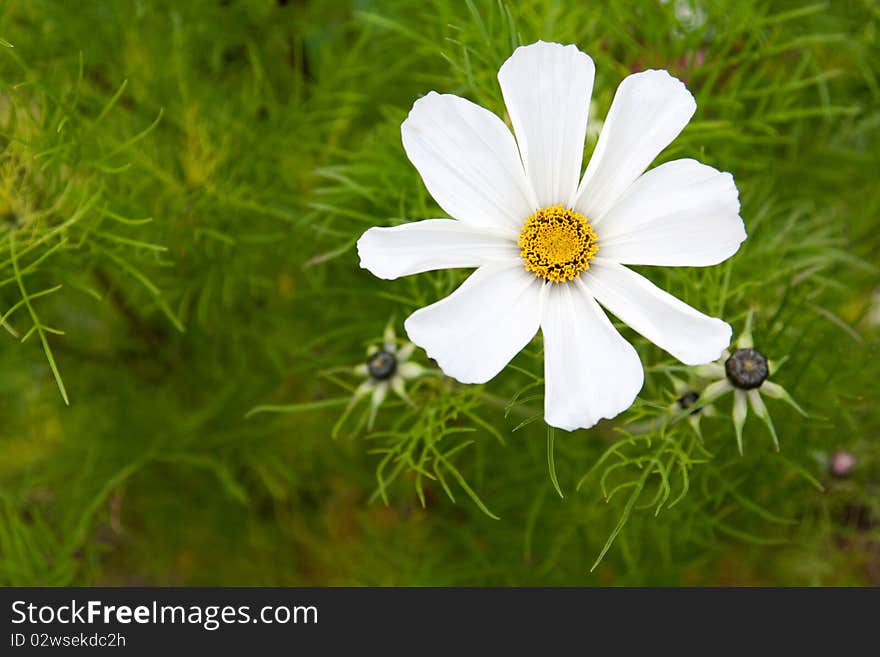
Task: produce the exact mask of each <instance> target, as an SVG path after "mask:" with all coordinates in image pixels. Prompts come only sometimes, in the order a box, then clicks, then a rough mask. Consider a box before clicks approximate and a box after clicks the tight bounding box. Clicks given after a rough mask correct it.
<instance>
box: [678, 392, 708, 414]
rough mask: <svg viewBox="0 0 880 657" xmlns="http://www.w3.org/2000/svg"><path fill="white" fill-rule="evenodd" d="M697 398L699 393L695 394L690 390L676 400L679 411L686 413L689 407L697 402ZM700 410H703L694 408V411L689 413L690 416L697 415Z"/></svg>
mask: <svg viewBox="0 0 880 657" xmlns="http://www.w3.org/2000/svg"><path fill="white" fill-rule="evenodd" d="M699 398H700V393H698V392H696V391H695V390H690V391H688V392H686V393H684V394H683V395H682V396H681V397H679V398H678V407H679V408H680V409H681V410H683V411H686V410H687V409H689V408H690V407H691V406H693V405H694V404H696V403H697V400H698V399H699ZM701 410H703V409H701V408H695V409H694V410H692V411H691V415H697V414H698V413H699V412H700V411H701Z"/></svg>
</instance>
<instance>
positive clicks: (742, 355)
mask: <svg viewBox="0 0 880 657" xmlns="http://www.w3.org/2000/svg"><path fill="white" fill-rule="evenodd" d="M724 371H725V372H726V373H727V378H728V379H729V380H730V382H731V383H732V384H733V385H734V386H736V387H737V388H740V389H741V390H752V389H754V388H760V387H761V384H762V383H764V381H766V380H767V376H768V375H769V374H770V369H769V368H768V367H767V359H766V358H764V355H763V354H762V353H761V352H760V351H756V350H754V349H737V350H736V351H734V352H733V355H732V356H731V357H730V358H728V359H727V360H726V361H725V363H724Z"/></svg>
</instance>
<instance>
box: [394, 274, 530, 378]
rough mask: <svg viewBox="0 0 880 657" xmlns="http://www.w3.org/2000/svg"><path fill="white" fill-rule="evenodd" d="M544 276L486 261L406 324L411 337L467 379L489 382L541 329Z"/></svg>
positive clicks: (446, 367)
mask: <svg viewBox="0 0 880 657" xmlns="http://www.w3.org/2000/svg"><path fill="white" fill-rule="evenodd" d="M540 312H541V282H540V279H538V278H536V277H535V276H534V275H532V274H530V273H528V272H527V271H526V270H525V269H524V268H523V266H522V264H521V263H516V264H513V265H497V264H493V265H485V266H483V267H480V268H479V269H478V270H477V271H475V272H474V273H473V274H471V275H470V277H469V278H468V279H467V280H466V281H465V282H464V283H462V285H461V287H459V288H458V289H457V290H456V291H455V292H453V293H452V294H450V295H449V296H448V297H446V298H445V299H441V300H440V301H438V302H437V303H435V304H432V305H430V306H427V307H426V308H422V309H421V310H417V311H416V312H414V313H413V314H412V315H410V316H409V318H407V320H406V322H404V328H406V332H407V334H408V335H409V339H410V340H412V341H413V342H415V343H416V344H417V345H419V346H420V347H422V348H423V349H424V350H425V351H426V352H427V353H428V356H429V357H431V358H433V359H434V360H436V361H437V364H438V365H439V366H440V369H442V370H443V371H444V372H445V373H446V374H448V375H449V376H451V377H453V378H455V379H458V380H459V381H461V382H462V383H485V382H486V381H488V380H489V379H491V378H492V377H493V376H495V375H496V374H498V372H500V371H501V370H502V369H504V366H505V365H507V363H509V362H510V360H511V359H512V358H513V357H514V356H515V355H516V354H517V353H518V352H519V351H520V350H521V349H522V348H523V347H525V346H526V345H527V344H528V343H529V341H530V340H531V339H532V338H533V337H534V336H535V333H537V332H538V323H539V321H540Z"/></svg>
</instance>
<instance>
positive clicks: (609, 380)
mask: <svg viewBox="0 0 880 657" xmlns="http://www.w3.org/2000/svg"><path fill="white" fill-rule="evenodd" d="M594 72H595V67H594V65H593V60H592V59H591V58H590V57H589V56H588V55H586V54H584V53H582V52H580V51H579V50H578V49H577V48H576V47H575V46H572V45H568V46H562V45H559V44H555V43H544V42H541V41H539V42H538V43H535V44H532V45H530V46H523V47H520V48H517V49H516V51H515V52H514V53H513V55H512V56H511V57H510V58H509V59H508V60H507V61H506V62H505V63H504V65H503V66H502V67H501V70H500V71H499V73H498V80H499V82H500V83H501V91H502V94H503V96H504V101H505V103H506V105H507V111H508V113H509V115H510V120H511V123H512V124H513V130H514V132H515V134H516V140H514V136H513V135H512V134H511V132H510V130H508V128H507V126H506V125H505V124H504V122H503V121H502V120H501V119H500V118H498V117H497V116H495V115H494V114H493V113H491V112H489V111H488V110H486V109H484V108H482V107H480V106H478V105H475V104H474V103H471V102H470V101H468V100H465V99H464V98H459V97H458V96H452V95H445V94H438V93H435V92H431V93H429V94H428V95H427V96H424V97H423V98H420V99H419V100H417V101H416V102H415V104H414V105H413V108H412V111H411V112H410V114H409V117H408V118H407V119H406V120H405V121H404V122H403V125H402V126H401V133H402V136H403V147H404V149H405V150H406V153H407V155H408V156H409V159H410V160H411V161H412V163H413V164H414V165H415V167H416V169H418V171H419V173H420V174H421V176H422V179H423V180H424V182H425V185H426V187H427V188H428V191H429V192H430V193H431V195H432V196H433V197H434V199H435V200H436V201H437V203H438V204H439V205H440V207H441V208H443V210H444V211H445V212H446V213H448V214H449V216H451V217H453V219H427V220H424V221H418V222H413V223H408V224H403V225H400V226H395V227H393V228H371V229H369V230H368V231H367V232H366V233H364V235H363V236H362V237H361V238H360V240H359V241H358V252H359V254H360V258H361V266H362V267H364V268H366V269H368V270H370V271H371V272H372V273H373V274H375V275H376V276H378V277H380V278H385V279H394V278H397V277H399V276H406V275H409V274H416V273H419V272H424V271H429V270H434V269H445V268H450V267H476V268H477V270H476V271H475V272H474V273H473V274H471V276H470V277H469V278H468V279H467V280H466V281H465V282H464V283H463V284H462V285H461V287H459V288H458V289H457V290H456V291H455V292H454V293H452V294H451V295H450V296H448V297H446V298H445V299H442V300H440V301H438V302H437V303H434V304H432V305H430V306H428V307H426V308H422V309H420V310H418V311H416V312H415V313H413V314H412V315H411V316H410V317H409V318H408V319H407V320H406V323H405V328H406V331H407V333H408V335H409V338H410V340H412V341H413V342H414V343H415V344H417V345H419V346H420V347H423V348H424V349H425V351H426V352H427V353H428V355H429V356H430V357H432V358H434V359H435V360H436V361H437V363H438V364H439V365H440V367H441V368H442V369H443V371H444V372H446V373H447V374H448V375H450V376H452V377H454V378H455V379H457V380H459V381H461V382H463V383H484V382H486V381H488V380H489V379H491V378H492V377H494V376H495V375H496V374H498V372H500V371H501V370H502V369H503V368H504V366H505V365H506V364H507V363H508V362H509V361H510V360H511V359H512V358H513V357H514V356H515V355H516V354H517V352H519V351H520V350H521V349H522V348H523V347H525V346H526V345H527V344H528V343H529V342H530V341H531V340H532V338H533V337H534V336H535V334H536V333H537V331H538V329H539V328H540V329H541V331H542V332H543V335H544V358H545V410H544V415H545V420H546V421H547V423H548V424H550V425H552V426H555V427H560V428H562V429H567V430H574V429H577V428H580V427H584V428H586V427H591V426H593V425H594V424H596V423H597V422H598V421H599V420H600V419H601V418H611V417H614V416H615V415H617V414H618V413H620V412H621V411H623V410H625V409H626V408H628V407H629V406H630V405H631V404H632V402H633V400H634V399H635V396H636V394H638V392H639V390H640V389H641V387H642V382H643V378H644V373H643V371H642V366H641V363H640V362H639V358H638V355H637V354H636V351H635V349H633V347H632V346H631V345H630V344H629V343H628V342H626V340H624V339H623V338H622V337H621V335H620V334H619V333H618V332H617V331H616V330H615V328H614V327H613V326H612V324H611V322H610V321H609V320H608V317H607V316H606V315H605V313H604V312H603V311H602V310H601V308H600V307H599V304H602V305H603V306H604V307H605V308H607V309H608V310H609V311H610V312H612V313H613V314H614V315H616V316H617V317H618V318H619V319H621V320H622V321H624V322H625V323H627V324H629V325H630V326H631V327H632V328H633V329H635V330H636V331H638V332H639V333H641V334H642V335H644V336H645V337H646V338H648V339H649V340H651V341H652V342H654V343H655V344H657V345H658V346H660V347H662V348H663V349H665V350H666V351H668V352H669V353H670V354H672V355H673V356H675V357H676V358H678V359H679V360H681V361H682V362H684V363H686V364H689V365H696V364H701V363H707V362H710V361H712V360H715V359H717V358H718V357H719V356H720V355H721V352H722V351H723V350H724V348H725V347H727V345H728V343H729V342H730V336H731V329H730V327H729V326H728V325H727V324H726V323H724V322H722V321H721V320H719V319H715V318H712V317H707V316H706V315H704V314H702V313H700V312H698V311H697V310H694V309H693V308H691V307H690V306H688V305H686V304H684V303H682V302H681V301H679V300H678V299H676V298H674V297H672V296H670V295H669V294H667V293H666V292H664V291H663V290H660V289H659V288H657V287H656V286H655V285H654V284H653V283H651V282H649V281H648V280H647V279H646V278H644V277H642V276H640V275H639V274H637V273H635V272H634V271H632V270H631V269H628V268H627V267H625V266H624V265H673V266H676V265H678V266H697V267H702V266H708V265H714V264H717V263H719V262H722V261H723V260H726V259H727V258H729V257H730V256H731V255H733V254H734V253H735V252H736V250H737V249H738V248H739V245H740V243H741V242H742V241H743V240H744V239H745V237H746V233H745V230H744V228H743V223H742V219H740V217H739V200H738V194H737V190H736V186H735V185H734V182H733V178H732V176H731V175H730V174H729V173H721V172H719V171H717V170H715V169H713V168H711V167H708V166H706V165H704V164H700V163H699V162H696V161H694V160H675V161H673V162H667V163H666V164H662V165H661V166H659V167H657V168H655V169H653V170H651V171H649V172H648V173H644V171H645V169H646V168H647V167H648V165H649V164H650V163H651V162H652V161H653V160H654V158H655V157H657V155H658V154H659V153H660V152H661V151H662V150H663V149H664V148H665V147H666V146H667V145H668V144H669V143H670V142H671V141H672V140H673V139H674V138H675V137H676V136H677V135H678V133H679V132H681V130H682V128H684V126H685V125H686V124H687V122H688V121H689V120H690V118H691V116H692V115H693V113H694V110H695V109H696V103H695V102H694V99H693V96H691V94H690V92H688V90H687V89H686V88H685V86H684V84H682V83H681V82H680V81H679V80H676V79H675V78H673V77H672V76H670V75H669V73H667V72H666V71H654V70H652V71H644V72H641V73H637V74H635V75H630V76H629V77H627V78H626V79H625V80H624V81H623V82H622V83H621V84H620V87H618V89H617V93H616V95H615V97H614V101H613V103H612V105H611V109H610V111H609V112H608V116H607V118H606V120H605V124H604V126H603V129H602V134H601V136H600V138H599V141H598V143H597V144H596V149H595V151H594V153H593V157H592V159H591V160H590V162H589V164H588V166H587V169H586V172H585V173H584V175H583V179H581V180H580V183H578V179H579V178H580V173H581V164H582V159H583V151H584V147H583V146H584V137H585V134H586V130H587V114H588V111H589V106H590V94H591V91H592V87H593V76H594ZM597 302H598V303H597Z"/></svg>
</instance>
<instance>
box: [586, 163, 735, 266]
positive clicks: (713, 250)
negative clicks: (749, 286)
mask: <svg viewBox="0 0 880 657" xmlns="http://www.w3.org/2000/svg"><path fill="white" fill-rule="evenodd" d="M597 223H598V224H600V225H601V228H599V227H598V226H597V227H596V228H597V230H598V231H599V234H600V235H601V241H600V249H601V255H602V257H603V258H607V259H608V260H613V261H615V262H620V263H623V264H625V265H672V266H689V267H705V266H707V265H717V264H718V263H719V262H722V261H724V260H727V258H729V257H730V256H732V255H733V254H734V253H736V251H737V249H739V245H740V244H741V243H742V241H743V240H744V239H745V238H746V230H745V227H744V226H743V221H742V219H741V218H740V216H739V194H738V192H737V190H736V185H735V184H734V182H733V176H731V175H730V174H729V173H722V172H720V171H718V170H717V169H713V168H712V167H709V166H706V165H705V164H700V163H699V162H697V161H696V160H674V161H672V162H667V163H666V164H661V165H660V166H659V167H657V168H656V169H652V170H651V171H648V172H647V173H646V174H644V175H642V176H641V177H640V178H639V179H638V180H636V181H635V182H634V183H633V184H632V185H631V186H630V188H629V189H628V190H626V192H625V193H624V195H623V197H622V198H621V199H620V200H619V201H618V202H617V203H616V204H615V205H614V207H612V208H611V209H610V210H609V211H608V212H607V213H606V214H605V215H604V216H603V217H602V219H601V221H600V222H597Z"/></svg>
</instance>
